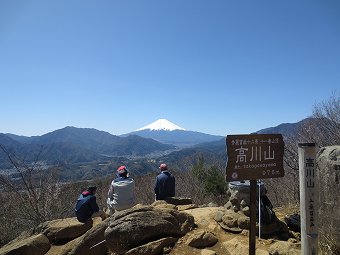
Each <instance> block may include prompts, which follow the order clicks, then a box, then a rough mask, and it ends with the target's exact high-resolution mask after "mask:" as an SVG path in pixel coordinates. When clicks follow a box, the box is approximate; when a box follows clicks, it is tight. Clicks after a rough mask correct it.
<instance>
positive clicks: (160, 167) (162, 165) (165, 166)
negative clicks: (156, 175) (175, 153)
mask: <svg viewBox="0 0 340 255" xmlns="http://www.w3.org/2000/svg"><path fill="white" fill-rule="evenodd" d="M159 169H161V170H162V171H163V170H168V166H167V165H166V164H164V163H163V164H161V165H160V166H159Z"/></svg>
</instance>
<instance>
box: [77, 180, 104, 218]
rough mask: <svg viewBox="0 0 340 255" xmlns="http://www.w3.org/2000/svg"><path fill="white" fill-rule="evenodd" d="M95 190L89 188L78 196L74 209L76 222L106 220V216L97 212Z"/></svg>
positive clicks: (94, 187) (94, 188)
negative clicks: (93, 219)
mask: <svg viewBox="0 0 340 255" xmlns="http://www.w3.org/2000/svg"><path fill="white" fill-rule="evenodd" d="M96 190H97V187H96V186H90V187H89V188H88V189H87V190H85V191H83V192H82V193H81V194H80V196H79V198H78V200H77V204H76V209H75V210H76V216H77V219H78V221H80V222H86V221H87V220H89V219H91V218H95V217H101V218H102V220H104V219H105V218H106V214H105V213H104V212H103V211H101V210H99V207H98V204H97V201H96V196H95V193H96Z"/></svg>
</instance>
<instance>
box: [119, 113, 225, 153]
mask: <svg viewBox="0 0 340 255" xmlns="http://www.w3.org/2000/svg"><path fill="white" fill-rule="evenodd" d="M129 135H138V136H141V137H144V138H152V139H154V140H156V141H158V142H161V143H165V144H173V145H175V146H177V147H181V148H183V147H190V146H194V145H196V144H199V143H206V142H213V141H217V140H220V139H222V138H223V136H217V135H209V134H205V133H201V132H196V131H189V130H186V129H184V128H182V127H180V126H178V125H176V124H174V123H172V122H170V121H168V120H166V119H158V120H156V121H155V122H152V123H151V124H149V125H147V126H145V127H142V128H139V129H137V130H136V131H133V132H131V133H128V134H124V135H122V136H129Z"/></svg>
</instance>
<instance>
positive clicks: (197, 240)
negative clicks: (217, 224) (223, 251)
mask: <svg viewBox="0 0 340 255" xmlns="http://www.w3.org/2000/svg"><path fill="white" fill-rule="evenodd" d="M217 242H218V239H217V238H216V236H215V234H214V233H212V232H210V231H196V232H194V233H192V234H190V236H189V237H188V239H187V241H186V243H187V244H188V245H189V246H191V247H195V248H205V247H209V246H213V245H215V244H216V243H217Z"/></svg>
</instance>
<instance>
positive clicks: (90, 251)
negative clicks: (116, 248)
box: [68, 218, 110, 255]
mask: <svg viewBox="0 0 340 255" xmlns="http://www.w3.org/2000/svg"><path fill="white" fill-rule="evenodd" d="M109 220H110V218H107V219H106V220H104V221H102V222H101V223H99V224H97V225H96V226H94V227H93V228H91V229H90V230H88V231H87V232H86V233H85V234H84V235H82V236H81V237H79V238H77V239H76V240H77V241H76V242H74V243H73V245H74V246H73V248H72V250H71V251H70V252H69V253H68V255H102V254H107V251H108V250H107V247H106V244H105V241H104V240H105V239H104V231H105V229H106V228H107V226H108V222H109Z"/></svg>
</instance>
